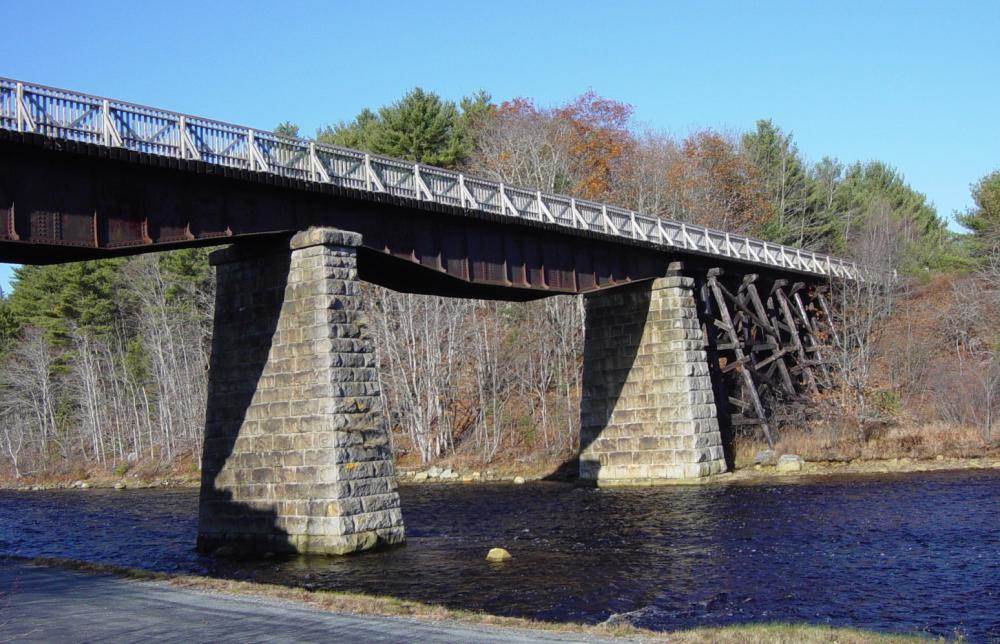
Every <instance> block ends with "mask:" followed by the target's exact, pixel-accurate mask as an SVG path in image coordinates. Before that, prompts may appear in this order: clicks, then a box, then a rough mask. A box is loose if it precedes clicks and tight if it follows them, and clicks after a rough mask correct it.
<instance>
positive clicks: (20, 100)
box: [14, 83, 24, 132]
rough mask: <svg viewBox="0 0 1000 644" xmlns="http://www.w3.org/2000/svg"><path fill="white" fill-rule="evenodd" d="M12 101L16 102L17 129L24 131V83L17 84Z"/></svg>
mask: <svg viewBox="0 0 1000 644" xmlns="http://www.w3.org/2000/svg"><path fill="white" fill-rule="evenodd" d="M14 101H15V103H16V104H17V105H16V107H17V131H18V132H24V83H18V84H17V90H16V91H15V92H14Z"/></svg>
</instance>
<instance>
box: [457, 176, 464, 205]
mask: <svg viewBox="0 0 1000 644" xmlns="http://www.w3.org/2000/svg"><path fill="white" fill-rule="evenodd" d="M458 196H459V197H460V198H461V199H462V207H463V208H465V175H464V174H462V173H459V174H458Z"/></svg>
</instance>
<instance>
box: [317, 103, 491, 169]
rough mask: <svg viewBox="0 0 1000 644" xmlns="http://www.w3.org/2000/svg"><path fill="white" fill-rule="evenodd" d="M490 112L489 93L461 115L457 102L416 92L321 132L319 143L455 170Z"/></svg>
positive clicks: (318, 136)
mask: <svg viewBox="0 0 1000 644" xmlns="http://www.w3.org/2000/svg"><path fill="white" fill-rule="evenodd" d="M490 109H492V105H491V103H490V97H489V95H488V94H486V93H485V92H478V93H476V94H474V95H472V96H469V97H466V98H463V99H462V101H461V109H459V107H458V106H456V105H455V104H454V103H453V102H450V101H445V100H442V99H441V97H440V96H438V95H437V94H435V93H433V92H427V91H424V90H423V89H421V88H419V87H418V88H415V89H413V90H411V91H410V92H408V93H407V94H406V95H405V96H404V97H403V98H402V99H400V100H399V101H397V102H395V103H393V104H392V105H387V106H385V107H382V108H380V109H379V111H378V112H377V113H376V112H373V111H372V110H370V109H368V108H365V109H364V110H362V111H361V113H360V114H358V116H357V117H355V118H354V120H353V121H351V122H349V123H345V122H341V123H338V124H337V125H334V126H327V127H325V128H322V129H321V130H320V131H319V132H318V134H317V139H318V140H319V141H322V142H323V143H330V144H332V145H339V146H343V147H347V148H353V149H357V150H367V151H370V152H375V153H377V154H385V155H387V156H391V157H397V158H401V159H406V160H407V161H416V162H418V163H426V164H428V165H436V166H441V167H445V168H452V167H455V166H457V165H458V164H460V163H461V162H462V161H464V160H465V159H466V158H467V157H468V156H469V154H470V153H471V151H472V147H473V145H474V141H473V140H472V126H473V124H474V123H475V122H476V120H477V119H479V118H481V117H482V116H483V115H485V114H487V113H488V112H489V110H490Z"/></svg>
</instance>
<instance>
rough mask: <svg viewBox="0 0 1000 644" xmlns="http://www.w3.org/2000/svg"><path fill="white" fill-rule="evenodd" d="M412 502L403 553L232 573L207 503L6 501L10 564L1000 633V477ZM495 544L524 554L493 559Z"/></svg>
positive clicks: (575, 607)
mask: <svg viewBox="0 0 1000 644" xmlns="http://www.w3.org/2000/svg"><path fill="white" fill-rule="evenodd" d="M401 496H402V501H403V511H404V517H405V521H406V529H407V537H408V543H407V545H406V546H403V547H399V548H395V549H392V550H388V551H383V552H371V553H365V554H362V555H357V556H349V557H342V558H329V559H328V558H320V557H308V558H307V557H288V558H277V557H275V558H268V559H260V560H218V561H217V560H214V559H213V558H211V557H206V556H202V555H199V554H198V553H197V552H196V551H195V550H194V542H195V536H196V532H197V504H198V494H197V491H196V490H168V489H156V490H124V491H115V490H75V491H68V490H67V491H52V492H11V491H0V555H14V556H23V557H64V558H73V559H83V560H88V561H94V562H101V563H109V564H116V565H121V566H133V567H141V568H147V569H152V570H158V571H166V572H185V573H195V574H204V575H216V576H223V577H232V578H239V579H250V580H256V581H262V582H273V583H282V584H288V585H295V586H303V587H307V588H313V589H319V588H323V589H340V590H353V591H365V592H371V593H377V594H384V595H392V596H395V597H400V598H406V599H414V600H419V601H425V602H432V603H440V604H445V605H447V606H449V607H453V608H465V609H473V610H484V611H487V612H490V613H495V614H501V615H516V616H523V617H532V618H537V619H545V620H575V621H583V622H589V623H596V622H600V621H602V620H604V619H606V618H607V617H608V616H609V615H611V614H613V613H630V615H629V619H630V621H632V622H633V623H634V624H635V625H637V626H641V627H646V628H652V629H657V630H673V629H678V628H686V627H693V626H700V625H721V624H732V623H743V622H753V621H787V622H810V623H817V624H829V625H844V626H856V627H862V628H870V629H876V630H881V631H892V632H900V633H914V632H918V633H930V634H934V635H943V636H949V637H951V636H955V635H963V636H964V637H966V638H968V639H969V640H972V641H988V640H992V639H995V638H1000V472H998V471H996V470H992V471H984V470H978V471H976V470H969V471H962V472H937V473H920V474H898V475H884V476H879V477H872V476H857V477H826V478H817V479H812V480H802V479H799V480H797V481H796V482H788V483H767V484H762V483H756V484H746V485H744V484H740V485H735V484H734V485H702V486H671V487H663V488H657V489H622V490H597V489H589V488H574V487H572V486H570V485H566V484H559V483H529V484H526V485H490V484H477V485H459V484H452V485H421V486H404V487H403V488H402V489H401ZM493 546H503V547H506V548H507V549H508V550H510V552H511V553H512V554H513V555H514V559H513V560H512V561H510V562H507V563H505V564H489V563H487V562H486V561H484V556H485V554H486V551H487V550H488V549H489V548H490V547H493ZM2 591H3V589H0V592H2Z"/></svg>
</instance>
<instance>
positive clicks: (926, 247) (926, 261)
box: [833, 161, 962, 273]
mask: <svg viewBox="0 0 1000 644" xmlns="http://www.w3.org/2000/svg"><path fill="white" fill-rule="evenodd" d="M833 203H834V209H835V211H836V218H837V220H836V222H835V224H836V229H837V235H838V237H839V238H840V240H842V241H841V244H846V245H849V244H850V240H851V235H852V234H855V233H857V231H858V230H861V228H862V227H863V226H864V224H865V221H866V220H867V218H868V217H870V216H871V214H872V213H873V212H874V211H875V210H876V209H878V208H888V209H889V212H890V214H891V217H892V219H893V221H895V222H896V223H897V224H898V225H899V228H900V234H902V235H904V236H905V248H906V252H905V254H904V258H903V260H904V261H903V265H902V266H901V270H902V271H904V272H909V273H913V272H916V271H924V270H947V269H952V268H957V267H961V266H962V257H961V253H960V249H959V248H958V246H957V245H956V244H955V239H954V236H953V235H952V234H951V233H949V232H948V228H947V225H946V223H945V222H944V220H942V219H941V218H940V217H938V215H937V210H936V209H935V208H934V206H933V205H931V204H929V203H928V202H927V197H926V196H924V195H923V194H922V193H919V192H917V191H916V190H914V189H913V188H911V187H910V186H909V185H908V184H907V183H906V181H905V180H904V179H903V177H902V175H900V174H899V172H897V171H896V170H895V169H894V168H892V167H890V166H889V165H887V164H885V163H883V162H881V161H869V162H868V163H855V164H852V165H851V166H850V167H848V168H847V171H846V172H845V174H844V179H843V181H842V182H841V184H840V185H839V187H838V189H837V192H836V194H835V195H834V199H833Z"/></svg>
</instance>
